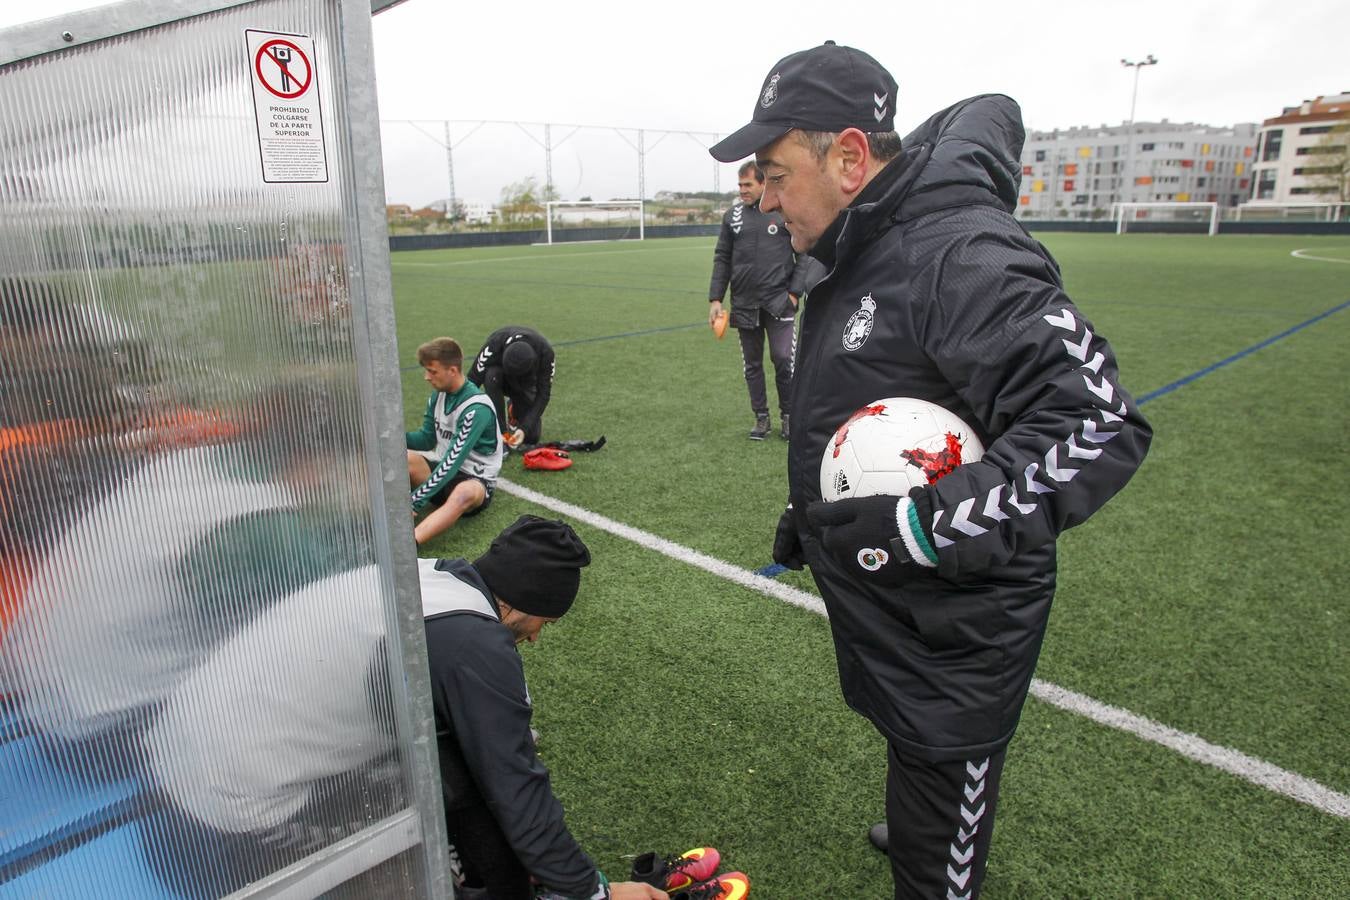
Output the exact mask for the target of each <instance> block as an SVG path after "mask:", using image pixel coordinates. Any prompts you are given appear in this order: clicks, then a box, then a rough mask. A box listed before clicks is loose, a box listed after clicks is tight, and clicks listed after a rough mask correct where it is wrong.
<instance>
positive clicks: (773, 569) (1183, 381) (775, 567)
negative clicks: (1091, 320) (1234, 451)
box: [755, 300, 1350, 578]
mask: <svg viewBox="0 0 1350 900" xmlns="http://www.w3.org/2000/svg"><path fill="white" fill-rule="evenodd" d="M1346 307H1350V300H1347V301H1345V302H1344V303H1342V304H1340V305H1339V306H1333V307H1332V308H1331V309H1329V310H1327V311H1326V312H1324V313H1319V314H1317V315H1315V316H1313V317H1312V318H1311V319H1308V320H1307V321H1306V322H1300V323H1298V324H1297V325H1295V326H1293V327H1292V328H1286V329H1285V330H1284V331H1281V332H1280V333H1279V334H1277V335H1275V336H1274V337H1269V338H1266V339H1265V340H1264V341H1262V342H1261V343H1259V344H1253V345H1252V346H1250V347H1248V348H1247V349H1246V350H1239V351H1238V352H1237V353H1234V354H1233V355H1232V356H1230V357H1228V358H1227V359H1221V360H1219V361H1218V362H1216V363H1214V364H1213V365H1209V366H1205V367H1204V368H1203V369H1201V370H1200V371H1198V372H1192V373H1191V374H1190V375H1187V376H1186V377H1185V378H1179V379H1177V380H1176V381H1174V382H1172V383H1171V384H1168V385H1164V386H1162V387H1160V388H1158V389H1157V390H1156V391H1149V392H1148V393H1147V394H1145V395H1144V396H1142V397H1140V398H1139V399H1138V400H1136V401H1135V402H1136V403H1138V404H1139V405H1140V406H1143V405H1144V404H1145V403H1147V402H1148V401H1150V400H1152V399H1154V398H1156V397H1161V396H1163V395H1165V394H1170V393H1172V392H1173V391H1175V390H1176V389H1177V388H1180V387H1185V386H1186V385H1188V384H1190V383H1191V382H1192V381H1196V380H1197V379H1200V378H1203V377H1205V376H1206V375H1208V374H1209V373H1210V372H1214V371H1217V370H1219V369H1222V368H1223V367H1224V366H1227V365H1231V364H1232V363H1235V362H1237V361H1238V360H1240V359H1242V358H1243V357H1244V356H1251V355H1252V354H1253V353H1255V352H1256V351H1258V350H1264V349H1265V348H1266V347H1269V346H1270V345H1271V344H1273V343H1275V342H1276V341H1282V340H1284V339H1285V338H1287V337H1289V335H1291V334H1294V333H1295V332H1299V331H1302V330H1303V329H1305V328H1307V327H1308V326H1309V325H1315V324H1316V323H1318V322H1320V321H1322V320H1323V319H1325V318H1327V317H1328V316H1333V315H1335V314H1336V313H1338V312H1340V311H1341V310H1343V309H1345V308H1346ZM786 571H787V568H786V567H784V566H780V565H779V564H778V563H773V564H772V565H768V566H765V567H764V568H762V569H757V570H756V571H755V574H756V575H764V576H766V577H768V578H776V577H777V576H779V575H782V574H783V573H784V572H786Z"/></svg>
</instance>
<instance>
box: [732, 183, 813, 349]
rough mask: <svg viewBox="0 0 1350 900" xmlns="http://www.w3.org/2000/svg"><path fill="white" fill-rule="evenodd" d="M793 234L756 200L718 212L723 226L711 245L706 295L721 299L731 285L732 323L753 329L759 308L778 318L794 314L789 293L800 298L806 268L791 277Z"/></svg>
mask: <svg viewBox="0 0 1350 900" xmlns="http://www.w3.org/2000/svg"><path fill="white" fill-rule="evenodd" d="M796 268H797V261H796V257H795V256H794V255H793V253H792V236H791V235H790V234H788V230H787V228H786V227H784V225H783V216H782V215H781V214H780V213H777V212H772V213H766V212H761V211H760V208H759V204H758V203H752V204H750V205H748V206H747V205H746V204H743V203H741V202H740V201H737V202H736V204H735V205H734V206H732V207H731V209H729V210H727V211H726V214H725V215H723V216H722V230H721V231H720V232H719V233H718V235H717V246H716V247H715V248H714V249H713V271H712V282H711V283H710V284H709V285H708V299H709V300H721V299H723V297H724V296H725V295H726V292H727V285H730V286H731V326H732V327H733V328H755V327H756V326H758V324H759V310H761V309H763V310H765V311H766V312H768V314H769V315H771V316H773V317H775V318H778V319H789V318H792V317H793V316H794V315H796V310H795V309H794V308H793V306H792V301H791V300H789V299H788V293H789V292H791V293H793V294H795V295H797V296H799V297H800V295H801V294H802V293H803V292H804V291H805V289H806V288H807V287H809V286H810V285H805V284H803V283H802V278H804V277H805V274H806V272H807V271H809V270H807V269H804V270H803V272H802V274H801V275H800V276H797V275H796Z"/></svg>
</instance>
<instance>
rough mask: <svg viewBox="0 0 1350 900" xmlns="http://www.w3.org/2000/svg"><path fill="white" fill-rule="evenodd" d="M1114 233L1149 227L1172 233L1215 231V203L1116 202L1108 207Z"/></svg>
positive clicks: (1217, 224) (1216, 211) (1217, 231)
mask: <svg viewBox="0 0 1350 900" xmlns="http://www.w3.org/2000/svg"><path fill="white" fill-rule="evenodd" d="M1111 214H1112V217H1113V218H1114V219H1115V221H1116V234H1126V233H1128V232H1140V231H1152V232H1165V233H1171V234H1210V235H1213V234H1218V233H1219V204H1217V203H1199V202H1195V203H1182V202H1174V203H1117V204H1115V205H1114V206H1112V208H1111Z"/></svg>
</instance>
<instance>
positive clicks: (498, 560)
mask: <svg viewBox="0 0 1350 900" xmlns="http://www.w3.org/2000/svg"><path fill="white" fill-rule="evenodd" d="M590 561H591V554H590V551H589V550H587V549H586V545H585V544H583V543H582V542H581V538H580V537H578V536H577V533H576V532H575V531H573V530H572V526H570V525H568V524H566V523H565V522H557V521H550V520H548V519H541V518H539V517H538V516H521V517H520V518H519V519H516V521H514V522H512V523H511V524H510V525H508V526H507V527H506V529H505V530H504V531H502V533H501V534H499V535H497V537H496V538H494V539H493V541H492V544H491V546H489V547H488V550H487V552H486V553H484V554H483V555H482V556H480V557H478V558H477V559H476V560H474V561H473V567H474V568H475V569H477V570H478V574H479V575H482V576H483V580H484V581H485V582H487V586H488V589H489V590H491V591H492V593H494V594H496V595H497V596H498V597H500V598H501V599H502V600H505V601H506V602H507V603H508V604H510V605H511V606H512V607H513V608H515V609H518V610H520V611H521V612H523V613H525V614H527V615H531V616H545V617H548V618H553V617H556V616H561V615H562V614H563V613H565V612H567V610H568V609H570V608H571V607H572V601H573V600H575V599H576V596H577V588H578V587H580V585H581V568H582V567H583V566H586V565H589V564H590Z"/></svg>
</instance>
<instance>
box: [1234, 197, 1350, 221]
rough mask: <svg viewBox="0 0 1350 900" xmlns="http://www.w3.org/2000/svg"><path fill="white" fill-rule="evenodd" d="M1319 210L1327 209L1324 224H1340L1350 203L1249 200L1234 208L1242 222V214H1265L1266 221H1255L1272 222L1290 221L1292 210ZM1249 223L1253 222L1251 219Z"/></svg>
mask: <svg viewBox="0 0 1350 900" xmlns="http://www.w3.org/2000/svg"><path fill="white" fill-rule="evenodd" d="M1318 209H1325V210H1326V216H1324V217H1323V218H1322V220H1321V221H1323V222H1339V221H1340V220H1341V216H1342V214H1343V213H1344V211H1345V210H1347V209H1350V201H1347V200H1325V201H1319V200H1287V201H1285V202H1283V203H1277V202H1276V201H1274V200H1248V201H1247V202H1246V203H1241V204H1238V206H1236V207H1235V208H1234V216H1233V218H1234V220H1235V221H1238V222H1241V221H1242V213H1243V212H1244V211H1245V212H1248V213H1252V214H1257V213H1264V214H1265V218H1264V219H1256V220H1255V221H1267V222H1268V221H1271V220H1272V219H1274V218H1276V217H1278V218H1280V219H1288V218H1289V213H1290V211H1291V210H1304V211H1307V212H1314V211H1316V210H1318ZM1248 221H1252V220H1251V219H1249V220H1248ZM1303 221H1308V222H1311V221H1316V220H1315V219H1314V218H1307V219H1303Z"/></svg>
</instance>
